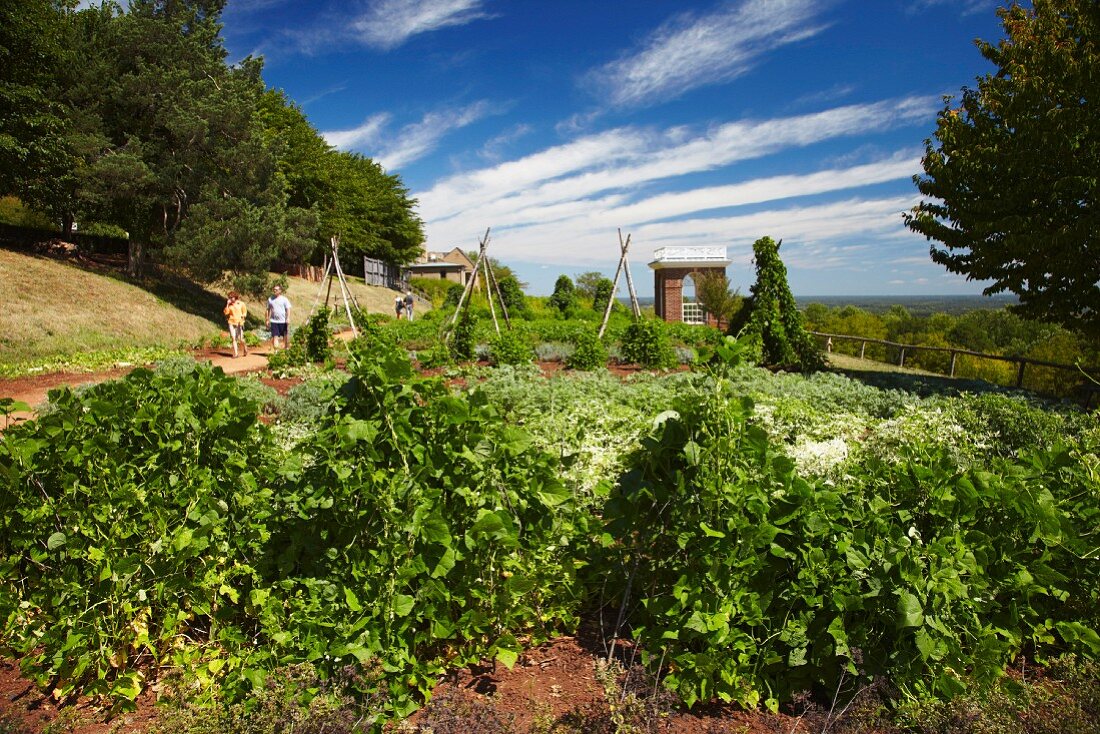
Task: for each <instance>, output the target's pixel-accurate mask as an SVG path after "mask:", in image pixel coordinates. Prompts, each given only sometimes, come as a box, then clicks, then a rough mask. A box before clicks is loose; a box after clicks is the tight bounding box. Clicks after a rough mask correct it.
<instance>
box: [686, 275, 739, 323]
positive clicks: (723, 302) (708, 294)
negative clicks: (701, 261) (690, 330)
mask: <svg viewBox="0 0 1100 734" xmlns="http://www.w3.org/2000/svg"><path fill="white" fill-rule="evenodd" d="M692 275H693V278H694V280H695V294H696V297H697V298H698V300H699V303H700V304H702V306H703V309H704V310H706V312H707V313H709V314H711V315H713V316H714V317H715V318H716V319H717V320H718V321H719V322H720V323H723V324H728V323H730V321H732V320H733V318H734V317H735V316H736V314H737V312H738V311H739V310H741V306H742V305H743V301H744V299H743V298H741V296H740V295H738V294H737V293H736V292H735V291H733V290H731V289H730V279H729V277H728V276H727V275H726V273H725V271H722V272H717V271H714V270H705V271H701V272H697V273H693V274H692Z"/></svg>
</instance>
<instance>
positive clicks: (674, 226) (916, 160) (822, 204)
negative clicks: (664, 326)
mask: <svg viewBox="0 0 1100 734" xmlns="http://www.w3.org/2000/svg"><path fill="white" fill-rule="evenodd" d="M937 107H938V105H937V101H936V100H935V99H933V98H905V99H897V100H888V101H882V102H877V103H868V104H860V105H847V106H842V107H836V108H833V109H828V110H824V111H821V112H816V113H813V114H808V115H797V116H790V117H778V118H771V119H762V120H741V121H735V122H730V123H726V124H722V125H716V126H714V127H711V128H709V129H704V130H691V129H687V128H683V127H677V128H668V129H663V130H661V129H651V128H636V127H622V128H616V129H611V130H606V131H603V132H600V133H597V134H592V135H586V136H581V137H579V138H577V139H576V140H573V141H571V142H568V143H566V144H563V145H559V146H555V147H552V148H549V149H546V150H542V151H540V152H538V153H535V154H532V155H529V156H526V157H523V158H519V159H517V160H513V161H508V162H506V163H500V164H497V165H494V166H489V167H486V168H483V169H480V170H474V171H471V172H468V173H463V174H459V175H455V176H451V177H449V178H447V179H444V180H442V181H439V182H437V183H436V185H435V186H433V187H432V188H431V189H429V190H427V191H421V192H417V193H416V194H415V196H416V197H417V198H418V200H419V201H420V212H421V215H422V216H423V218H424V220H425V224H426V233H427V235H428V241H429V243H433V244H432V247H434V248H436V249H441V248H443V247H449V246H452V245H463V244H464V243H467V244H471V245H472V244H473V241H474V239H476V236H477V235H478V234H480V233H481V232H484V230H485V227H487V226H492V227H493V232H494V233H495V234H494V242H495V243H496V246H497V247H499V248H500V249H499V250H498V255H497V256H498V257H504V258H508V259H511V260H517V261H521V262H530V263H563V262H569V263H572V264H576V265H580V264H588V265H593V266H595V265H598V264H599V263H601V262H603V261H604V260H607V259H609V258H613V257H614V256H616V255H617V251H615V249H614V247H613V245H615V241H614V240H615V237H614V236H613V233H614V231H615V228H617V227H623V228H624V229H629V231H631V232H632V233H633V241H634V242H635V243H637V250H636V252H638V254H637V255H636V258H637V261H639V262H640V261H642V260H643V259H646V258H648V257H649V255H650V254H651V252H652V250H653V249H655V248H657V247H660V246H663V245H667V244H715V243H725V244H729V245H730V246H731V257H732V258H733V259H734V261H735V263H741V264H747V263H748V262H749V261H750V260H751V243H752V241H753V240H755V239H756V238H757V237H759V236H761V235H763V234H771V235H773V236H775V237H782V238H785V239H786V240H787V241H788V242H789V243H790V246H789V248H786V250H785V257H787V256H789V257H790V262H791V263H792V264H795V265H797V266H798V267H800V268H803V269H804V270H815V269H821V268H829V267H842V266H845V267H848V268H849V269H851V268H855V267H858V266H859V264H860V262H861V261H862V260H864V259H866V257H867V253H866V252H865V251H864V250H863V248H865V247H867V244H866V243H867V242H868V241H870V240H873V241H875V242H876V243H879V245H881V243H886V244H885V245H881V246H883V247H885V248H886V251H884V252H876V254H875V257H876V258H889V257H897V258H901V257H906V256H910V257H911V256H914V255H915V254H916V253H918V252H923V250H924V249H925V248H924V246H923V244H918V243H917V242H916V240H915V239H914V237H915V236H913V235H912V233H910V232H909V231H908V230H907V229H905V227H904V225H903V223H902V220H901V212H902V211H905V210H907V209H909V208H910V207H912V206H913V205H914V204H916V199H917V197H916V196H915V195H905V196H885V197H883V196H881V195H880V196H878V197H876V196H875V194H874V193H869V192H870V191H872V190H871V189H869V188H868V187H871V186H875V185H879V184H886V183H890V182H902V181H905V180H907V179H909V178H910V177H911V176H912V175H913V174H914V173H916V172H917V171H919V169H920V153H921V151H919V150H916V149H911V150H900V151H896V152H894V153H892V154H887V155H882V154H881V153H879V154H873V153H868V154H867V155H864V156H862V158H861V159H859V160H852V161H848V162H846V163H845V164H843V165H839V164H836V163H833V164H825V163H823V164H819V165H821V166H822V167H821V168H819V169H817V170H811V171H806V170H805V169H804V168H803V170H801V171H796V172H790V173H782V174H778V175H769V176H764V177H758V178H753V179H748V180H741V181H737V178H738V177H737V175H736V168H735V167H736V166H737V164H739V163H741V162H744V161H748V160H752V159H757V158H760V157H763V156H769V155H774V154H777V153H781V152H784V151H788V150H791V149H796V148H803V147H807V146H811V145H813V144H815V143H821V142H825V141H830V140H837V139H841V138H843V137H845V136H854V135H859V134H865V133H873V132H880V131H886V130H889V129H891V128H896V127H901V126H908V125H912V124H915V123H921V122H927V121H928V120H930V119H932V118H933V117H934V115H935V111H936V109H937ZM826 158H827V156H826ZM718 169H726V170H727V171H728V172H729V173H730V174H732V178H733V180H734V183H729V184H725V185H721V186H715V185H712V184H710V183H706V184H703V185H700V183H699V181H700V180H701V179H700V178H699V175H700V174H706V173H707V172H709V171H714V170H718ZM725 178H726V179H727V180H728V179H729V178H731V175H725ZM704 180H705V179H704ZM670 188H671V189H673V191H671V192H670V191H669V189H670ZM895 190H896V189H895ZM845 193H847V194H849V195H848V197H847V198H846V200H844V201H835V199H836V198H837V195H839V196H842V197H843V196H845ZM810 197H817V198H810ZM754 210H756V211H754ZM890 243H896V251H895V250H893V249H891V248H892V247H894V246H893V245H891V244H890ZM914 248H915V249H914ZM842 264H843V265H842Z"/></svg>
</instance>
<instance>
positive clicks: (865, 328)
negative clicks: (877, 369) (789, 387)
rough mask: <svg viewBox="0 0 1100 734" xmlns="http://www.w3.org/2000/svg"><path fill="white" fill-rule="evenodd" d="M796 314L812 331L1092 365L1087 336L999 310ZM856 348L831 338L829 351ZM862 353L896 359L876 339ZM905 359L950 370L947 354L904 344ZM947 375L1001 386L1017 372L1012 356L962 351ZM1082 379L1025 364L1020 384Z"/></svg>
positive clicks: (1046, 389) (1058, 390)
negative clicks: (995, 357)
mask: <svg viewBox="0 0 1100 734" xmlns="http://www.w3.org/2000/svg"><path fill="white" fill-rule="evenodd" d="M804 316H805V319H806V325H807V327H808V328H810V329H811V330H813V331H820V332H826V333H830V334H848V335H852V336H865V337H869V338H871V339H881V340H886V341H892V342H895V343H899V344H917V345H926V346H941V347H945V348H957V349H967V350H971V351H976V352H984V353H987V354H995V355H1006V356H1019V357H1028V358H1031V359H1038V360H1043V361H1048V362H1054V363H1059V364H1071V365H1072V364H1080V365H1081V366H1082V367H1084V368H1086V369H1087V368H1090V367H1092V368H1093V369H1100V345H1098V344H1096V343H1095V342H1094V341H1092V340H1089V339H1088V338H1087V337H1085V336H1084V335H1083V334H1080V333H1078V332H1074V331H1069V330H1067V329H1065V328H1063V327H1061V326H1058V325H1056V324H1046V323H1043V322H1040V321H1033V320H1026V319H1024V318H1021V317H1020V316H1018V315H1016V314H1014V313H1012V312H1011V311H1008V310H1006V309H980V310H973V311H968V312H965V313H963V314H960V315H957V316H956V315H951V314H945V313H931V314H928V315H924V316H913V315H911V314H909V313H908V312H906V311H905V309H902V308H892V309H891V310H890V311H889V312H888V313H886V314H882V315H880V314H875V313H869V312H867V311H864V310H862V309H859V308H856V307H854V306H845V307H843V308H827V307H825V306H823V305H821V304H810V305H809V306H807V308H806V310H805V313H804ZM860 348H861V344H860V342H858V341H855V342H853V341H848V340H840V339H834V340H833V351H834V352H837V353H841V354H848V355H858V354H859V353H860ZM864 356H865V357H866V358H868V359H875V360H878V361H884V362H895V363H896V361H897V359H898V354H897V350H896V349H894V348H888V347H886V346H883V345H878V344H867V345H865V347H864ZM905 362H906V365H907V366H912V367H916V368H920V369H925V370H929V371H933V372H939V373H941V374H947V373H948V371H949V369H950V355H949V354H947V353H936V352H925V351H921V350H910V351H909V352H908V353H907V355H906V360H905ZM955 375H956V376H957V377H960V378H968V379H981V380H986V381H988V382H992V383H994V384H1000V385H1009V386H1015V384H1016V377H1017V373H1016V367H1015V365H1014V364H1012V363H1009V362H1003V361H997V360H992V359H983V358H980V357H974V356H968V355H960V356H959V358H958V359H957V360H956V364H955ZM1083 381H1084V378H1083V376H1082V375H1081V374H1080V373H1079V372H1076V371H1074V370H1055V369H1053V368H1043V367H1036V366H1029V367H1028V368H1027V369H1026V370H1025V372H1024V382H1023V387H1024V388H1026V389H1029V390H1034V391H1036V392H1041V393H1044V394H1047V395H1054V396H1059V397H1075V393H1076V390H1077V387H1078V385H1079V384H1080V383H1081V382H1083Z"/></svg>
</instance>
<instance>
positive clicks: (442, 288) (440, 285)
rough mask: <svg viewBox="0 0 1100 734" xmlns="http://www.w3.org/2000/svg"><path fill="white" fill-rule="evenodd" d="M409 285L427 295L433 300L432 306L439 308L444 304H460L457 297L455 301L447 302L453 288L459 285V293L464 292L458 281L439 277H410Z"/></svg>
mask: <svg viewBox="0 0 1100 734" xmlns="http://www.w3.org/2000/svg"><path fill="white" fill-rule="evenodd" d="M409 285H410V286H412V287H413V288H415V289H416V290H417V291H418V292H420V293H424V294H425V295H427V296H428V300H430V301H431V302H432V308H439V307H440V306H443V305H451V306H456V305H458V298H457V297H456V298H455V302H454V303H452V304H448V303H446V300H447V299H448V298H450V293H451V289H452V288H454V287H457V288H458V289H459V291H458V292H459V294H461V293H462V286H461V285H459V284H458V283H454V282H452V281H449V280H440V279H439V278H409Z"/></svg>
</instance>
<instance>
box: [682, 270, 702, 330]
mask: <svg viewBox="0 0 1100 734" xmlns="http://www.w3.org/2000/svg"><path fill="white" fill-rule="evenodd" d="M681 294H682V303H683V306H682V308H683V312H682V314H681V321H683V322H684V323H685V324H705V323H706V322H707V315H706V313H704V312H703V306H702V304H700V303H699V299H698V298H697V297H696V294H695V278H693V277H692V276H691V274H690V273H689V274H687V275H685V276H684V282H683V289H682V290H681Z"/></svg>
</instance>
